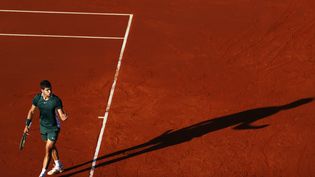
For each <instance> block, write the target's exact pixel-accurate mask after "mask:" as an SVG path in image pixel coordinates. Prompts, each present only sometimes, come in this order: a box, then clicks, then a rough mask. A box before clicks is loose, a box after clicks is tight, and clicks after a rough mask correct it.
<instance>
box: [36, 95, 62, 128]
mask: <svg viewBox="0 0 315 177" xmlns="http://www.w3.org/2000/svg"><path fill="white" fill-rule="evenodd" d="M33 105H34V106H36V107H38V109H39V111H40V119H39V120H40V132H41V133H46V132H49V131H58V130H59V127H60V123H59V119H58V113H57V109H62V102H61V100H60V99H59V97H58V96H56V95H54V94H52V95H51V96H50V97H49V99H48V100H44V98H43V96H42V95H41V94H40V93H39V94H37V95H36V96H35V97H34V99H33Z"/></svg>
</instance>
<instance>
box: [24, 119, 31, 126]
mask: <svg viewBox="0 0 315 177" xmlns="http://www.w3.org/2000/svg"><path fill="white" fill-rule="evenodd" d="M25 123H26V126H28V127H29V126H30V125H31V123H32V120H31V119H26V122H25Z"/></svg>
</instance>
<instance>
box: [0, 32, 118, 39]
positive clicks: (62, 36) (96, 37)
mask: <svg viewBox="0 0 315 177" xmlns="http://www.w3.org/2000/svg"><path fill="white" fill-rule="evenodd" d="M0 36H13V37H46V38H77V39H114V40H115V39H116V40H117V39H120V40H121V39H124V38H123V37H107V36H73V35H55V34H15V33H0Z"/></svg>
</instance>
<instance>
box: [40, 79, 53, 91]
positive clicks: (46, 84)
mask: <svg viewBox="0 0 315 177" xmlns="http://www.w3.org/2000/svg"><path fill="white" fill-rule="evenodd" d="M39 86H40V88H41V89H45V88H51V84H50V82H49V81H48V80H42V81H41V82H40V84H39Z"/></svg>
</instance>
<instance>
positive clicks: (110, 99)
mask: <svg viewBox="0 0 315 177" xmlns="http://www.w3.org/2000/svg"><path fill="white" fill-rule="evenodd" d="M132 18H133V15H132V14H131V15H130V16H129V21H128V26H127V29H126V32H125V37H124V41H123V44H122V47H121V50H120V55H119V59H118V63H117V68H116V72H115V76H114V82H113V84H112V88H111V90H110V94H109V98H108V102H107V106H106V111H105V115H104V119H103V124H102V128H101V131H100V134H99V136H98V141H97V146H96V149H95V154H94V157H93V162H92V167H91V170H90V175H89V177H93V175H94V171H95V165H96V159H97V158H98V154H99V150H100V147H101V143H102V139H103V134H104V130H105V125H106V121H107V118H108V113H109V109H110V106H111V104H112V100H113V96H114V91H115V87H116V83H117V79H118V74H119V70H120V66H121V61H122V58H123V55H124V51H125V47H126V43H127V39H128V35H129V31H130V26H131V22H132Z"/></svg>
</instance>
